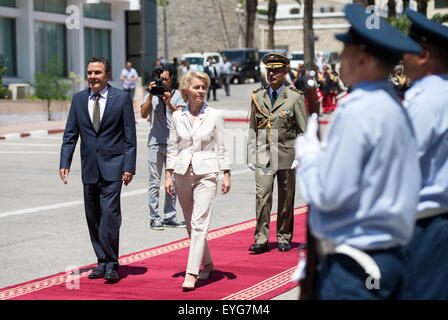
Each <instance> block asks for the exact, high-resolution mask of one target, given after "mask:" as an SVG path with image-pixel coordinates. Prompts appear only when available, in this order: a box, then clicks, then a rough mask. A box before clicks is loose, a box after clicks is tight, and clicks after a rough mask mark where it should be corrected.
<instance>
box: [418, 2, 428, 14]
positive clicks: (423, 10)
mask: <svg viewBox="0 0 448 320" xmlns="http://www.w3.org/2000/svg"><path fill="white" fill-rule="evenodd" d="M428 1H429V0H417V11H418V12H420V13H421V14H423V15H424V16H425V17H426V13H427V10H428Z"/></svg>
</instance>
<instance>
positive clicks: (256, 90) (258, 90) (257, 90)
mask: <svg viewBox="0 0 448 320" xmlns="http://www.w3.org/2000/svg"><path fill="white" fill-rule="evenodd" d="M263 89H265V87H260V88H258V89H255V90H253V91H252V93H257V92H260V91H261V90H263Z"/></svg>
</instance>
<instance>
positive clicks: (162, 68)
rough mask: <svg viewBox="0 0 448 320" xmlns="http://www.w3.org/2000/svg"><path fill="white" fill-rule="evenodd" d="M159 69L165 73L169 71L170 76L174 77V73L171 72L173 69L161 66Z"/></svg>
mask: <svg viewBox="0 0 448 320" xmlns="http://www.w3.org/2000/svg"><path fill="white" fill-rule="evenodd" d="M159 69H161V70H162V72H163V71H168V73H169V74H170V77H171V76H172V75H173V71H172V70H171V68H170V67H169V66H161V67H159Z"/></svg>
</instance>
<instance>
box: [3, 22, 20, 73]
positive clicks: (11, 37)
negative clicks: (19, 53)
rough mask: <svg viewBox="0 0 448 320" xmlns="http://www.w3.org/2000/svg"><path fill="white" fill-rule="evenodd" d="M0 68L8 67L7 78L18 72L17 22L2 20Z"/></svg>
mask: <svg viewBox="0 0 448 320" xmlns="http://www.w3.org/2000/svg"><path fill="white" fill-rule="evenodd" d="M0 66H2V67H3V66H5V67H6V72H5V73H4V75H5V76H9V77H11V76H15V75H17V72H16V20H15V19H10V18H0Z"/></svg>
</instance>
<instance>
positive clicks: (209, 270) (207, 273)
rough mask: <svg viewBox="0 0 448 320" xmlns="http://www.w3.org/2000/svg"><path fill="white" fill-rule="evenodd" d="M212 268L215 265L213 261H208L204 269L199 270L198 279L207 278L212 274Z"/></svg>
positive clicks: (213, 268)
mask: <svg viewBox="0 0 448 320" xmlns="http://www.w3.org/2000/svg"><path fill="white" fill-rule="evenodd" d="M213 270H215V267H214V265H213V262H210V263H209V264H207V265H205V266H204V269H202V270H201V272H199V275H198V280H207V279H208V278H210V275H211V274H212V272H213Z"/></svg>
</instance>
